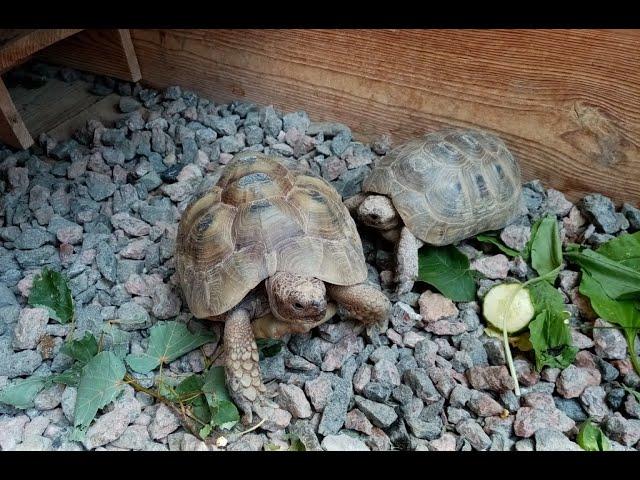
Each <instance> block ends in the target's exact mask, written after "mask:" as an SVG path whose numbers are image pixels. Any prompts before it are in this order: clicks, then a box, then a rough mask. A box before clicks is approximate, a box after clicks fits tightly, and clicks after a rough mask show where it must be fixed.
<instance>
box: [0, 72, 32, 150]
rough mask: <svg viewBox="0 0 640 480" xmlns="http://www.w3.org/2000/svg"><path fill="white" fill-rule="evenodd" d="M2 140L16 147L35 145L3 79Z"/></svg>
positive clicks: (0, 99) (0, 95)
mask: <svg viewBox="0 0 640 480" xmlns="http://www.w3.org/2000/svg"><path fill="white" fill-rule="evenodd" d="M0 142H2V143H4V144H6V145H10V146H12V147H14V148H29V147H30V146H31V145H33V138H32V137H31V135H30V134H29V131H28V130H27V127H26V126H25V124H24V122H23V121H22V119H21V118H20V114H19V113H18V111H17V109H16V107H15V105H14V103H13V101H12V100H11V96H10V95H9V91H8V90H7V87H6V86H5V85H4V82H3V81H2V80H0Z"/></svg>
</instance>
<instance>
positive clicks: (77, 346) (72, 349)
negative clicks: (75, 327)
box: [60, 332, 98, 365]
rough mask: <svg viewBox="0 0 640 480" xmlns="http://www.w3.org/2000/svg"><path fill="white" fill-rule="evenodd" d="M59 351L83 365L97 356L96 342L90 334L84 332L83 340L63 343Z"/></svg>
mask: <svg viewBox="0 0 640 480" xmlns="http://www.w3.org/2000/svg"><path fill="white" fill-rule="evenodd" d="M60 351H61V352H62V353H64V354H65V355H68V356H70V357H71V358H73V359H74V360H77V361H79V362H80V363H81V364H82V365H85V364H86V363H88V362H89V360H91V359H92V358H93V357H95V356H96V355H97V354H98V341H97V340H96V337H94V336H93V334H92V333H91V332H85V334H84V337H83V338H81V339H80V340H72V341H70V342H67V343H65V344H64V345H62V348H61V349H60Z"/></svg>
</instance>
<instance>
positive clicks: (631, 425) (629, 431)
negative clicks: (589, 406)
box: [604, 412, 640, 447]
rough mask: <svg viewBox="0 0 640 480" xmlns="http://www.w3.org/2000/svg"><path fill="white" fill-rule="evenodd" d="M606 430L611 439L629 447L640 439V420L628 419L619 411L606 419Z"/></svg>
mask: <svg viewBox="0 0 640 480" xmlns="http://www.w3.org/2000/svg"><path fill="white" fill-rule="evenodd" d="M604 430H605V433H606V434H607V436H608V437H609V438H610V439H611V440H614V441H616V442H619V443H621V444H622V445H625V446H627V447H630V446H632V445H635V444H636V443H638V441H639V440H640V420H635V419H626V418H624V417H623V416H622V415H621V414H620V413H619V412H616V413H614V414H613V415H610V416H608V417H607V418H606V419H605V421H604Z"/></svg>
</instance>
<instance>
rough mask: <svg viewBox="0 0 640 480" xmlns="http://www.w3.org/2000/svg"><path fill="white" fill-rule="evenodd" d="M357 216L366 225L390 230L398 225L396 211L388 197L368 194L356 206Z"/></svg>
mask: <svg viewBox="0 0 640 480" xmlns="http://www.w3.org/2000/svg"><path fill="white" fill-rule="evenodd" d="M358 218H359V219H360V221H361V222H362V223H364V224H365V225H366V226H368V227H373V228H376V229H378V230H391V229H392V228H395V227H397V226H398V212H396V209H395V208H394V207H393V203H391V200H390V199H389V197H386V196H384V195H368V196H367V198H365V199H364V200H363V201H362V203H361V204H360V206H359V207H358Z"/></svg>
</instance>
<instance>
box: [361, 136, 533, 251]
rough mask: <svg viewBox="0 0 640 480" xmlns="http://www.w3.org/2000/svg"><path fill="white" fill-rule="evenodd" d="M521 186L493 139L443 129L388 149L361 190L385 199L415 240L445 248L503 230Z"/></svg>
mask: <svg viewBox="0 0 640 480" xmlns="http://www.w3.org/2000/svg"><path fill="white" fill-rule="evenodd" d="M521 182H522V180H521V173H520V167H519V165H518V163H517V162H516V160H515V159H514V158H513V155H512V154H511V152H509V150H508V149H507V146H506V145H505V144H504V142H503V141H502V140H500V139H499V138H498V137H496V136H495V135H492V134H490V133H487V132H483V131H479V130H471V129H455V130H454V129H448V130H442V131H438V132H434V133H430V134H427V135H425V136H424V137H422V138H420V139H415V140H412V141H409V142H407V143H405V144H403V145H401V146H399V147H397V148H395V149H394V150H392V151H391V152H390V153H389V154H388V155H387V156H386V157H385V158H383V159H382V160H381V161H380V162H379V163H378V164H377V165H376V167H375V168H374V169H373V171H372V172H371V174H370V175H369V177H368V178H367V179H366V180H365V181H364V182H363V185H362V188H363V190H364V191H367V192H374V193H379V194H382V195H387V196H388V197H389V198H390V199H391V201H392V202H393V206H394V207H395V208H396V210H397V211H398V213H399V214H400V217H401V218H402V220H403V222H404V224H405V225H406V226H407V228H408V229H409V230H410V231H411V233H413V234H414V235H415V236H416V237H417V238H419V239H420V240H422V241H424V242H427V243H429V244H432V245H447V244H451V243H455V242H458V241H460V240H463V239H465V238H468V237H471V236H473V235H476V234H478V233H480V232H484V231H487V230H497V229H500V228H503V227H504V226H505V225H507V224H508V223H509V222H510V220H512V218H513V217H514V216H515V215H516V214H517V213H518V211H519V208H520V198H521V192H522V185H521Z"/></svg>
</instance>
